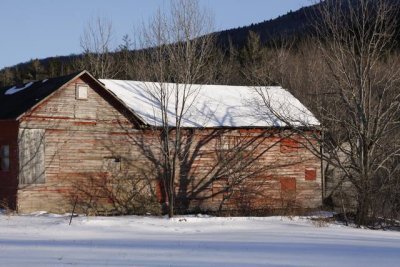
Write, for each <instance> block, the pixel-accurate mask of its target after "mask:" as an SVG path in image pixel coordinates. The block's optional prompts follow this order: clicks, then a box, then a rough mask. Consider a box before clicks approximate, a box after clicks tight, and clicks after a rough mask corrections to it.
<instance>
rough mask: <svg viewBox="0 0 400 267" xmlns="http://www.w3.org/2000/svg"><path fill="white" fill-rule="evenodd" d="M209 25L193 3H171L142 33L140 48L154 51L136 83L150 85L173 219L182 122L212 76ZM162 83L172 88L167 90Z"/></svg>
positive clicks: (164, 185)
mask: <svg viewBox="0 0 400 267" xmlns="http://www.w3.org/2000/svg"><path fill="white" fill-rule="evenodd" d="M211 27H212V20H211V18H210V16H209V15H208V14H207V13H206V12H205V10H202V9H201V8H200V6H199V3H198V1H195V0H190V1H184V0H175V1H171V10H170V12H169V13H168V14H166V13H162V12H161V11H159V12H158V13H157V15H156V16H155V17H154V19H153V20H152V21H151V22H150V23H149V24H148V25H147V27H144V29H143V31H142V36H141V42H142V46H143V47H154V49H152V51H151V53H147V52H144V54H143V55H142V56H143V59H144V62H146V63H147V64H146V65H145V68H146V69H142V71H143V72H142V73H141V74H140V76H141V79H142V80H153V81H154V80H155V81H158V82H153V83H152V85H151V86H147V89H146V91H147V92H146V93H147V94H148V95H149V97H150V98H151V99H153V101H155V103H156V105H158V108H159V110H160V114H159V115H160V116H161V121H157V122H155V123H156V124H157V127H156V129H155V133H156V134H158V138H159V145H160V146H159V149H160V154H161V156H162V164H161V165H162V169H163V176H162V183H163V188H164V190H165V195H166V201H167V209H168V215H169V217H173V216H174V210H175V207H174V204H175V191H176V190H175V189H176V188H175V183H176V182H177V180H178V179H179V166H180V163H179V161H180V160H181V159H182V158H183V155H182V138H183V136H182V133H183V124H184V117H185V116H186V115H187V114H186V113H187V111H188V109H189V108H190V107H191V106H192V105H193V103H194V102H195V101H196V96H197V94H198V93H199V90H201V86H198V85H193V84H195V83H199V84H202V83H203V84H204V83H206V82H207V81H209V80H210V79H211V78H212V76H213V70H212V69H211V68H209V67H208V66H207V62H208V61H209V60H210V56H211V52H212V51H213V49H214V37H213V36H212V35H206V34H208V33H210V32H211V29H212V28H211ZM168 82H172V83H171V84H168Z"/></svg>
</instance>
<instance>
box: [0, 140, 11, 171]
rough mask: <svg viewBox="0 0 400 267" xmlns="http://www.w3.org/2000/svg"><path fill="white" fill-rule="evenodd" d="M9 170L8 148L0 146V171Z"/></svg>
mask: <svg viewBox="0 0 400 267" xmlns="http://www.w3.org/2000/svg"><path fill="white" fill-rule="evenodd" d="M9 170H10V146H9V145H1V146H0V171H4V172H6V171H9Z"/></svg>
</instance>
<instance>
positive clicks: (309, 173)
mask: <svg viewBox="0 0 400 267" xmlns="http://www.w3.org/2000/svg"><path fill="white" fill-rule="evenodd" d="M304 175H305V180H306V181H315V180H316V179H317V171H316V170H315V169H313V168H307V169H306V170H305V174H304Z"/></svg>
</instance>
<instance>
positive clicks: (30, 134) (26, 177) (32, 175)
mask: <svg viewBox="0 0 400 267" xmlns="http://www.w3.org/2000/svg"><path fill="white" fill-rule="evenodd" d="M19 139H20V140H19V158H20V170H19V182H20V184H44V183H45V156H44V151H45V130H43V129H21V130H20V132H19Z"/></svg>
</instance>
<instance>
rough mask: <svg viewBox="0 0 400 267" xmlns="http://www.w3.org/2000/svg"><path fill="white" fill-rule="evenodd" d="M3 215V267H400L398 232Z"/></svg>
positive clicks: (296, 224)
mask: <svg viewBox="0 0 400 267" xmlns="http://www.w3.org/2000/svg"><path fill="white" fill-rule="evenodd" d="M68 222H69V218H68V217H66V216H57V215H45V214H41V215H39V214H37V215H25V216H21V215H20V216H7V215H4V214H3V215H0V266H380V267H382V266H400V232H390V231H372V230H366V229H354V228H350V227H344V226H340V225H329V226H326V227H316V226H315V225H314V224H313V223H312V222H311V221H310V220H309V219H307V218H294V219H289V218H282V217H267V218H215V217H195V216H193V217H178V218H174V219H172V220H168V219H166V218H157V217H137V216H126V217H77V218H74V219H73V221H72V225H71V226H69V225H68Z"/></svg>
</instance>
